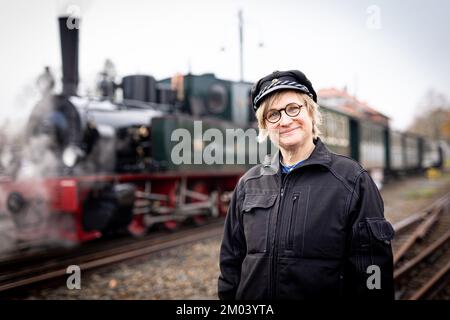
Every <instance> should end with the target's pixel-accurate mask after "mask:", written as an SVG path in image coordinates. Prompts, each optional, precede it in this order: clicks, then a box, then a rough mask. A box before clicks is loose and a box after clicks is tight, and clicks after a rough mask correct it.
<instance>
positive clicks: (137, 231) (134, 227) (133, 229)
mask: <svg viewBox="0 0 450 320" xmlns="http://www.w3.org/2000/svg"><path fill="white" fill-rule="evenodd" d="M128 231H129V232H130V233H131V235H133V236H135V237H139V236H142V235H144V234H145V233H146V231H147V227H146V226H145V222H144V216H142V215H139V216H135V217H134V218H133V220H132V221H131V223H130V224H129V225H128Z"/></svg>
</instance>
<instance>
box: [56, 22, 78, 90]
mask: <svg viewBox="0 0 450 320" xmlns="http://www.w3.org/2000/svg"><path fill="white" fill-rule="evenodd" d="M58 20H59V34H60V37H61V56H62V71H63V79H62V80H63V94H64V95H76V93H77V86H78V26H79V18H75V17H60V18H59V19H58Z"/></svg>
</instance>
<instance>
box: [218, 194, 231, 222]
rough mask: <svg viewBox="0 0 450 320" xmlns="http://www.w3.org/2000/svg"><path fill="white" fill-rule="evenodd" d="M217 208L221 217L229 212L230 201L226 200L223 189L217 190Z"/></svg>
mask: <svg viewBox="0 0 450 320" xmlns="http://www.w3.org/2000/svg"><path fill="white" fill-rule="evenodd" d="M217 193H218V196H217V210H218V212H219V217H225V216H226V215H227V212H228V206H229V201H225V200H224V199H223V198H224V195H225V193H224V192H223V191H222V190H220V189H219V190H217Z"/></svg>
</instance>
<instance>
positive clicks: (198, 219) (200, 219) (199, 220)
mask: <svg viewBox="0 0 450 320" xmlns="http://www.w3.org/2000/svg"><path fill="white" fill-rule="evenodd" d="M191 190H192V191H194V192H197V193H201V194H204V195H208V192H209V190H208V186H207V185H206V183H204V182H200V181H196V182H194V184H193V185H192V187H191ZM198 201H199V200H195V199H190V200H189V202H190V203H195V202H198ZM206 219H207V218H206V216H205V215H194V216H192V217H191V220H192V222H193V223H194V224H195V225H196V226H201V225H203V224H205V222H206Z"/></svg>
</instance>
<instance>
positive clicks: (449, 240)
mask: <svg viewBox="0 0 450 320" xmlns="http://www.w3.org/2000/svg"><path fill="white" fill-rule="evenodd" d="M449 208H450V193H447V194H446V195H445V196H443V197H441V198H439V199H438V200H436V201H435V202H434V203H432V204H431V205H430V206H428V207H427V208H425V209H424V210H422V211H420V212H417V213H415V214H413V215H411V216H409V217H408V218H406V219H404V220H402V221H400V222H398V223H396V224H394V229H395V231H396V237H395V240H394V242H393V251H394V281H395V287H396V299H401V300H425V299H433V298H436V297H439V294H440V293H441V292H442V291H444V290H446V289H448V286H449V285H450V281H449V280H450V210H449ZM447 298H448V296H447Z"/></svg>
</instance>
